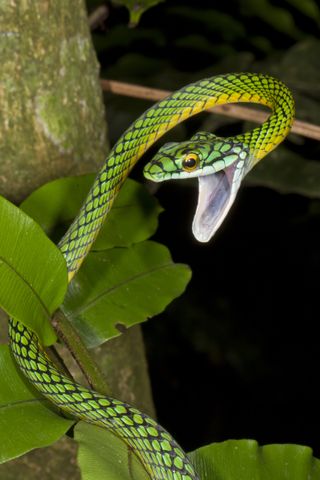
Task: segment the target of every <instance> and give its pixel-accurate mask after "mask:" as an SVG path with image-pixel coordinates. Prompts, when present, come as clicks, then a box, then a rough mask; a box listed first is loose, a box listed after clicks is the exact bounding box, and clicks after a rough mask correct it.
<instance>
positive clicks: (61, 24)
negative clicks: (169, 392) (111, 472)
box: [0, 0, 153, 480]
mask: <svg viewBox="0 0 320 480" xmlns="http://www.w3.org/2000/svg"><path fill="white" fill-rule="evenodd" d="M0 27H1V28H0V49H1V70H0V156H1V161H0V193H1V194H2V195H4V196H5V197H7V198H9V199H10V200H11V201H14V202H16V203H18V202H19V201H21V200H22V199H23V198H25V197H26V196H27V195H28V194H29V193H30V192H31V191H32V190H34V189H35V188H36V187H38V186H39V185H41V184H43V183H45V182H46V181H49V180H51V179H54V178H57V177H61V176H65V175H70V174H79V173H85V172H89V171H96V170H97V169H98V167H99V166H100V165H101V164H102V163H103V161H104V158H105V154H106V152H107V150H108V143H107V139H106V123H105V112H104V106H103V101H102V94H101V89H100V84H99V66H98V63H97V60H96V57H95V54H94V50H93V47H92V44H91V38H90V32H89V29H88V23H87V13H86V10H85V5H84V1H83V0H69V1H68V2H66V1H65V0H37V1H34V0H11V1H10V2H1V4H0ZM0 234H1V232H0ZM1 336H2V340H3V339H4V333H3V329H2V331H1ZM106 351H107V352H108V354H107V360H108V362H110V365H112V368H109V369H108V372H107V378H108V381H109V382H110V384H111V385H112V387H113V390H114V392H113V393H114V396H116V397H118V398H123V399H125V400H130V401H131V403H134V404H136V405H139V404H140V406H142V408H143V409H144V410H145V411H148V412H149V413H150V412H151V413H152V412H153V406H152V400H151V394H150V387H149V382H148V375H147V368H146V363H145V357H144V350H143V343H142V339H141V334H140V331H139V330H138V329H136V330H134V329H133V330H132V331H131V332H128V334H126V335H124V337H123V339H122V340H119V339H117V340H116V347H112V348H111V349H110V347H108V345H106V346H105V347H103V348H101V350H100V351H99V352H98V355H99V363H100V364H103V363H104V362H105V361H106V360H105V358H106ZM113 351H114V353H113ZM0 381H1V380H0ZM139 399H142V400H140V401H139ZM0 428H1V426H0ZM8 434H9V432H8ZM0 448H1V446H0ZM66 465H67V468H66ZM44 474H45V476H46V478H52V479H53V478H54V479H56V478H59V479H61V480H63V479H67V478H68V480H72V479H78V478H80V474H79V471H78V469H77V467H76V461H75V446H74V445H73V444H72V441H71V440H70V439H62V440H61V441H60V442H57V444H55V445H54V446H53V447H50V448H46V449H44V450H43V451H42V450H41V451H36V452H30V453H29V454H28V455H26V456H24V457H23V458H21V459H17V460H14V461H12V462H9V463H7V464H3V465H1V466H0V478H5V479H7V480H10V479H11V478H12V479H13V478H14V479H15V480H16V479H19V478H23V479H25V480H28V478H32V479H35V480H36V479H37V478H39V479H40V478H41V479H42V478H43V475H44Z"/></svg>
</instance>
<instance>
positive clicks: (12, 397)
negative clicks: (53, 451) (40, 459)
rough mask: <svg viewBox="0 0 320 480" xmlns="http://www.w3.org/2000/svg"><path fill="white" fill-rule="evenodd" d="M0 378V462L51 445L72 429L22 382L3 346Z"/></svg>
mask: <svg viewBox="0 0 320 480" xmlns="http://www.w3.org/2000/svg"><path fill="white" fill-rule="evenodd" d="M0 378H1V388H0V463H4V462H6V461H8V460H11V459H13V458H16V457H18V456H20V455H23V454H24V453H26V452H28V451H30V450H32V449H34V448H39V447H46V446H48V445H50V444H52V443H53V442H55V441H57V440H58V439H59V438H60V437H61V436H62V435H64V434H65V432H66V431H67V430H69V428H70V427H71V426H72V424H73V421H72V420H67V419H66V418H63V417H60V416H59V415H58V414H57V413H55V412H54V411H53V410H51V409H50V408H49V407H48V406H47V403H45V401H44V400H41V399H39V397H38V396H37V393H36V392H35V391H34V390H33V389H32V387H29V386H27V384H26V383H25V382H24V381H23V380H22V377H21V375H20V374H19V373H18V371H17V369H16V367H15V364H14V361H13V359H12V357H11V355H10V351H9V348H8V346H7V345H0Z"/></svg>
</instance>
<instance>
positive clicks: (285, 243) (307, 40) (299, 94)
mask: <svg viewBox="0 0 320 480" xmlns="http://www.w3.org/2000/svg"><path fill="white" fill-rule="evenodd" d="M100 3H101V2H97V1H89V0H88V1H87V5H88V10H89V13H90V11H91V10H93V9H94V7H95V6H96V5H98V4H100ZM128 22H129V17H128V12H127V10H126V9H125V8H124V7H112V6H110V5H109V16H108V18H107V19H106V20H105V21H104V22H103V23H102V24H101V25H100V26H99V27H98V28H96V29H95V30H94V31H93V39H94V44H95V47H96V50H97V54H98V58H99V61H100V63H101V75H102V77H104V78H109V79H117V80H121V81H127V82H132V83H138V84H143V85H147V86H154V87H157V88H162V89H175V88H179V87H181V86H183V85H184V84H186V83H189V82H191V81H194V80H198V79H200V78H204V77H206V76H212V75H214V74H218V73H223V72H231V71H246V70H250V71H258V72H266V73H270V74H273V75H276V76H277V77H279V78H281V79H282V80H283V81H285V82H286V83H287V84H288V86H289V87H290V88H291V89H292V90H293V92H294V95H295V98H296V101H297V117H298V118H299V119H300V120H306V121H310V122H314V123H317V124H320V108H319V107H320V87H319V85H320V84H319V81H320V59H319V57H320V42H319V41H318V37H319V24H320V9H319V7H318V6H317V2H316V1H314V2H313V1H312V0H310V1H304V2H297V1H294V0H290V1H289V0H287V1H280V0H278V1H277V0H273V1H272V0H263V1H262V0H259V1H256V0H238V1H226V2H215V1H207V2H206V1H204V0H201V1H199V0H197V1H196V2H195V1H191V0H184V1H178V0H171V1H169V0H168V1H166V2H163V3H160V4H158V5H157V6H155V7H153V8H151V9H149V10H148V11H146V12H145V13H144V14H143V16H142V18H141V21H140V23H139V25H138V26H137V27H135V28H129V27H128ZM106 105H107V116H108V123H109V134H110V138H111V141H112V142H115V141H116V139H117V138H118V137H119V136H120V134H121V133H122V132H123V131H124V130H125V128H126V127H127V126H128V125H129V124H130V123H131V121H133V120H134V119H135V118H136V117H137V116H138V115H139V114H140V113H142V112H143V111H144V110H145V109H146V108H147V107H149V106H150V103H149V102H147V101H143V100H134V99H130V98H125V97H119V96H114V95H110V94H106ZM250 127H252V125H249V124H243V122H239V121H236V120H230V119H225V118H223V117H218V116H216V115H215V116H213V115H209V114H202V115H200V116H199V117H197V118H196V119H192V120H191V121H188V122H187V123H186V124H185V125H182V126H179V127H177V128H176V129H175V130H174V132H173V133H170V134H169V135H167V137H166V138H165V139H164V140H163V142H165V141H168V139H170V140H172V139H173V138H174V139H175V140H178V141H179V140H183V139H185V138H188V136H190V135H192V134H193V133H194V132H195V131H197V130H199V129H205V130H209V131H215V133H218V134H221V135H233V134H235V133H239V132H240V131H242V130H243V129H244V130H247V129H248V128H250ZM163 142H162V143H163ZM158 147H159V145H158ZM154 151H155V150H153V152H154ZM319 152H320V147H319V142H317V141H315V140H308V139H305V138H303V137H299V136H297V135H291V136H290V137H289V139H288V140H287V141H286V142H285V145H284V146H282V147H281V148H280V149H279V152H278V153H276V152H274V153H273V154H271V155H270V156H269V157H268V158H267V159H266V160H264V162H265V164H264V166H263V168H262V166H261V169H260V170H258V168H257V172H258V173H254V174H252V176H251V177H249V178H248V181H247V183H246V185H245V186H244V187H243V188H242V189H241V191H240V193H239V195H238V198H237V201H236V203H235V205H234V207H233V209H232V211H231V213H230V215H229V216H228V218H227V220H226V221H225V223H224V224H223V226H222V227H221V229H220V230H219V232H218V233H217V235H216V236H215V238H214V239H213V240H212V241H211V242H210V243H209V244H208V245H201V244H198V243H197V242H196V241H195V240H194V239H193V237H192V234H191V222H192V216H193V212H194V210H195V206H196V197H197V182H190V183H189V182H181V183H180V182H178V183H172V182H168V183H164V184H161V186H160V187H159V189H158V190H157V192H156V196H157V197H158V199H159V200H160V202H161V204H162V206H163V207H164V208H165V212H164V213H163V214H162V215H161V217H160V226H159V230H158V232H157V234H156V236H155V240H157V241H160V242H163V243H164V244H165V245H167V246H168V247H169V248H170V250H171V252H172V256H173V259H174V260H175V261H176V262H183V263H188V264H189V265H190V266H191V268H192V271H193V278H192V280H191V282H190V284H189V286H188V288H187V290H186V292H185V294H184V295H183V296H182V297H181V298H180V299H178V300H176V301H175V302H174V303H173V304H172V305H171V306H170V307H169V308H168V309H167V311H166V312H165V313H164V314H162V315H161V316H159V317H157V318H155V319H152V320H151V321H149V322H147V323H146V324H145V325H144V327H143V328H144V334H145V339H146V348H147V354H148V360H149V365H150V375H151V380H152V385H153V391H154V399H155V404H156V408H157V412H158V418H159V421H160V422H161V423H162V424H163V425H164V426H165V427H166V428H168V430H169V431H171V433H172V434H173V435H174V436H175V437H176V438H177V440H178V441H179V442H181V443H182V444H183V446H184V447H185V448H186V449H187V450H192V449H194V448H197V447H199V446H200V445H204V444H206V443H211V442H213V441H222V440H226V439H230V438H254V439H256V440H258V441H259V442H260V443H262V444H265V443H280V442H281V443H299V444H304V445H309V446H311V447H312V448H313V449H314V451H315V454H316V455H317V456H319V455H320V440H319V439H320V436H319V425H320V409H319V400H320V395H319V393H318V383H319V353H318V352H319V335H318V324H319V320H320V315H319V297H320V294H319V282H318V278H319V272H320V253H319V250H320V242H319V240H320V238H319V237H320V203H319V200H318V198H320V174H319V163H318V157H319ZM150 155H152V152H151V153H150V154H149V157H150ZM269 159H270V162H269ZM141 166H142V164H141V165H139V166H138V167H137V168H136V169H135V171H134V173H133V176H134V177H135V178H138V179H140V180H143V177H142V173H141V169H142V168H141ZM284 168H285V169H286V170H285V172H286V174H285V175H283V171H284ZM280 171H281V172H282V174H280ZM318 177H319V182H317V178H318ZM270 179H271V180H270ZM248 185H250V187H248Z"/></svg>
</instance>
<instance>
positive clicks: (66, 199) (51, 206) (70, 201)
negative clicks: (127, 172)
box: [21, 175, 162, 250]
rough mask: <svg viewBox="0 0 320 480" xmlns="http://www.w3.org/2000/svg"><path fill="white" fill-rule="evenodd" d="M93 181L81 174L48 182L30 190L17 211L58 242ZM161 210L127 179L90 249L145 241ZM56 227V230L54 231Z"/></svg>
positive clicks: (135, 183) (141, 189) (90, 176)
mask: <svg viewBox="0 0 320 480" xmlns="http://www.w3.org/2000/svg"><path fill="white" fill-rule="evenodd" d="M94 178H95V175H83V176H79V177H67V178H60V179H58V180H54V181H53V182H49V183H47V184H46V185H43V186H42V187H40V188H38V189H37V190H36V191H34V192H33V193H32V194H31V195H30V196H29V197H28V198H27V199H26V200H25V201H24V202H23V203H22V204H21V208H22V209H23V210H24V211H25V212H26V213H27V214H28V215H30V216H31V217H32V218H33V219H34V220H36V222H38V223H39V225H41V226H42V228H43V229H44V230H45V232H46V233H47V234H48V235H49V236H54V237H55V238H56V240H58V239H59V238H60V237H61V236H62V234H63V233H64V232H65V230H66V229H67V228H68V226H69V224H70V223H71V221H72V220H73V218H74V217H75V216H76V215H77V213H78V211H79V208H80V207H81V205H82V203H83V201H84V200H85V197H86V195H87V193H88V191H89V189H90V187H91V186H92V184H93V181H94ZM161 211H162V209H161V207H160V205H159V203H158V202H157V200H156V199H155V198H154V197H152V196H151V195H150V194H149V193H148V192H147V190H146V189H145V187H143V185H141V184H140V183H138V182H135V181H134V180H130V179H128V180H127V181H126V182H125V184H124V185H123V187H122V189H121V191H120V193H119V195H118V196H117V198H116V200H115V202H114V205H113V207H112V209H111V211H110V213H109V214H108V218H107V220H106V222H105V224H104V225H103V227H102V229H101V232H100V234H99V237H98V239H97V241H96V242H95V244H94V250H103V249H106V248H111V247H114V246H118V247H126V246H129V245H131V244H132V243H137V242H141V241H143V240H146V239H147V238H149V237H150V236H151V235H153V234H154V232H155V231H156V229H157V226H158V215H159V213H160V212H161ZM57 226H59V227H60V228H59V229H58V231H56V229H57Z"/></svg>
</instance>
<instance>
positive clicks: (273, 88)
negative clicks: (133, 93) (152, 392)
mask: <svg viewBox="0 0 320 480" xmlns="http://www.w3.org/2000/svg"><path fill="white" fill-rule="evenodd" d="M232 102H254V103H260V104H263V105H266V106H268V107H270V108H271V109H272V110H273V113H272V115H271V116H270V117H269V119H268V120H267V121H266V122H265V123H263V124H262V125H261V126H260V127H257V128H255V129H254V130H253V131H251V132H248V133H245V134H243V135H238V136H236V137H233V139H226V140H225V141H224V140H223V139H217V137H215V136H212V137H210V134H204V133H202V134H197V135H198V136H195V137H193V139H191V144H192V146H194V145H196V144H197V142H200V144H201V151H202V152H203V151H206V152H207V158H208V159H211V160H210V161H211V163H212V162H213V160H215V162H213V163H215V165H214V166H213V171H219V170H223V169H224V168H225V167H226V165H227V164H228V162H229V163H230V165H231V164H232V163H233V161H232V158H233V159H234V156H236V157H237V160H238V161H239V159H241V161H242V162H244V160H245V161H246V171H247V170H248V169H250V168H251V167H252V166H253V165H254V164H255V163H256V162H258V161H259V160H260V159H261V158H263V157H264V156H265V155H266V154H267V153H268V152H269V151H271V150H273V149H274V148H275V147H276V146H277V145H278V144H279V143H280V142H281V141H282V140H283V139H284V138H285V137H286V135H287V134H288V132H289V130H290V128H291V125H292V122H293V115H294V103H293V99H292V96H291V93H290V92H289V90H288V89H287V88H286V87H285V86H284V85H283V84H282V83H281V82H279V81H278V80H275V79H273V78H271V77H268V76H263V75H256V74H249V73H245V74H227V75H221V76H219V77H212V78H209V79H205V80H200V81H198V82H195V83H193V84H191V85H188V86H186V87H183V88H182V89H181V90H179V91H177V92H174V93H173V94H172V95H170V96H169V97H168V98H167V99H165V100H163V101H160V102H159V103H157V104H156V105H154V106H153V107H151V108H150V109H149V110H147V111H146V112H145V113H144V114H143V115H141V116H140V117H139V118H138V119H137V120H136V121H135V122H134V123H133V124H132V125H131V127H130V128H129V129H128V130H127V131H126V132H125V133H124V134H123V135H122V136H121V138H120V139H119V140H118V142H117V143H116V144H115V146H114V147H113V149H112V150H111V152H110V154H109V156H108V157H107V159H106V162H105V165H104V166H103V167H102V169H101V171H100V173H99V174H98V176H97V178H96V180H95V182H94V184H93V186H92V188H91V190H90V192H89V194H88V197H87V199H86V200H85V203H84V205H83V207H82V208H81V210H80V212H79V214H78V216H77V218H76V219H75V220H74V222H73V223H72V225H71V227H70V228H69V230H68V231H67V233H66V234H65V236H64V237H63V238H62V240H61V241H60V243H59V248H60V249H61V251H62V253H63V255H64V257H65V259H66V263H67V268H68V273H69V280H71V279H72V277H73V276H74V274H75V273H76V272H77V270H78V269H79V267H80V265H81V263H82V261H83V259H84V258H85V256H86V255H87V253H88V251H89V249H90V247H91V245H92V243H93V242H94V240H95V238H96V236H97V234H98V232H99V229H100V227H101V225H102V223H103V221H104V219H105V217H106V216H107V214H108V212H109V210H110V208H111V206H112V203H113V200H114V198H115V196H116V195H117V192H118V191H119V189H120V187H121V185H122V184H123V182H124V180H125V179H126V178H127V176H128V174H129V172H130V170H131V169H132V167H133V166H134V164H135V163H136V162H137V161H138V159H139V158H140V157H141V156H142V155H143V154H144V152H145V151H146V150H147V149H148V148H149V147H150V146H151V145H152V144H153V143H154V142H155V141H156V140H157V139H158V138H159V137H161V136H162V135H163V134H164V133H166V132H167V131H168V130H170V129H171V128H173V127H174V126H175V125H177V124H178V123H180V122H182V121H183V120H185V119H186V118H189V117H191V116H192V115H195V114H197V113H198V112H201V111H203V110H206V109H208V108H210V107H213V106H215V105H218V104H225V103H232ZM201 142H202V143H201ZM189 146H190V145H189ZM167 148H170V146H169V147H167ZM231 150H232V151H231ZM230 152H231V153H230ZM227 157H229V159H228V158H227ZM192 158H193V157H190V156H189V165H190V164H191V163H193V162H192ZM167 161H169V163H170V162H171V163H172V164H173V165H174V164H175V160H174V158H173V159H172V158H170V155H169V156H168V158H167ZM217 161H219V162H220V163H219V166H217ZM208 162H209V160H208ZM178 163H179V162H178ZM209 163H210V162H209ZM166 165H167V164H163V163H162V162H159V161H158V160H155V161H152V162H151V163H150V164H149V166H147V167H146V170H145V172H146V174H147V176H149V177H151V178H155V177H156V176H157V175H159V172H160V173H161V171H162V173H164V172H163V169H168V168H169V167H167V166H166ZM185 165H186V164H185ZM185 165H183V160H182V170H183V171H184V174H185V175H186V174H188V170H186V169H185V168H184V166H185ZM228 165H229V164H228ZM180 167H181V166H180V165H176V168H177V169H178V170H179V168H180ZM198 167H199V166H198ZM203 167H204V168H205V165H204V166H203ZM180 169H181V168H180ZM169 170H170V172H169V173H170V175H169V177H173V175H172V165H171V167H170V168H169ZM197 170H198V171H197V172H196V173H198V175H199V174H200V175H201V174H203V173H201V172H202V170H200V169H199V168H197ZM191 173H192V176H195V175H194V172H191V171H190V174H191ZM211 173H212V171H211ZM9 335H10V344H11V349H12V352H13V355H14V358H15V360H16V362H17V364H18V365H19V367H20V368H21V370H22V372H23V373H24V374H25V375H26V377H27V378H28V379H29V381H30V382H31V383H32V384H33V385H34V386H35V387H36V388H37V389H38V390H39V391H40V392H41V393H42V394H43V395H44V396H45V397H46V398H47V399H49V400H50V401H51V402H52V403H53V404H55V405H56V406H57V407H59V408H60V409H61V410H62V411H64V412H66V413H68V414H71V415H72V416H74V417H75V418H77V419H82V420H85V421H86V422H89V423H93V424H95V425H99V426H102V427H105V428H108V429H110V430H111V431H113V432H114V433H115V434H116V435H118V436H120V437H121V438H122V439H123V440H124V441H125V442H126V443H127V444H128V445H129V446H130V448H131V449H133V451H134V452H135V453H136V455H137V456H138V457H139V458H140V460H141V462H142V463H143V465H144V466H145V468H146V470H147V472H148V473H149V475H150V477H151V478H152V479H155V480H197V479H198V478H199V477H198V476H197V473H196V472H195V470H194V467H193V466H192V464H191V463H190V461H189V459H188V457H187V455H186V454H185V453H184V452H183V450H182V449H181V447H180V446H179V445H178V444H177V443H176V441H175V440H174V439H173V438H172V436H171V435H170V434H169V433H168V432H166V430H164V429H163V428H162V427H161V426H160V425H159V424H157V423H156V422H155V421H154V420H153V419H151V418H150V417H148V416H147V415H145V414H143V413H142V412H140V411H138V410H137V409H135V408H133V407H131V406H130V405H127V404H125V403H123V402H121V401H119V400H116V399H113V398H110V397H107V396H103V395H100V394H99V393H97V392H94V391H92V390H90V389H87V388H85V387H82V386H81V385H79V384H77V383H74V382H73V381H72V380H70V378H68V377H66V376H65V375H64V374H63V373H61V372H60V371H59V370H58V369H57V367H56V366H55V365H54V363H53V362H52V361H51V360H50V359H49V358H48V356H47V354H46V353H45V351H44V349H43V347H42V345H41V344H40V342H39V339H38V337H37V335H36V334H35V333H34V332H32V331H31V330H30V329H28V328H27V327H26V326H24V325H23V324H22V323H20V322H18V321H16V320H10V324H9Z"/></svg>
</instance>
